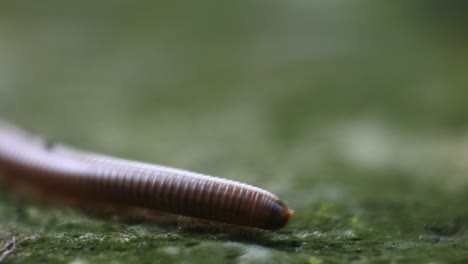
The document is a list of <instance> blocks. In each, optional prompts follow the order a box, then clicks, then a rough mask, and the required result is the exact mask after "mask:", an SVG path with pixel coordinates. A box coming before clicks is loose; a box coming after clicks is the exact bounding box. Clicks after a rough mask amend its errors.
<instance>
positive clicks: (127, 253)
mask: <svg viewBox="0 0 468 264" xmlns="http://www.w3.org/2000/svg"><path fill="white" fill-rule="evenodd" d="M467 12H468V4H466V2H465V1H461V0H459V1H439V0H431V1H409V2H406V1H391V2H383V1H364V0H361V1H340V0H334V1H324V0H319V1H302V0H293V1H232V2H220V1H201V2H200V1H196V2H188V1H185V2H183V1H167V2H166V1H139V2H132V1H75V2H71V1H68V2H65V1H2V3H1V4H0V116H1V117H2V118H4V119H7V120H9V121H11V122H14V123H17V124H19V125H21V126H23V127H25V128H27V129H29V130H32V131H34V132H36V133H38V134H41V135H44V136H46V137H48V138H52V139H54V140H56V141H59V142H64V143H67V144H69V145H72V146H76V147H79V148H83V149H87V150H92V151H97V152H102V153H106V154H112V155H117V156H121V157H125V158H130V159H138V160H143V161H148V162H155V163H159V164H164V165H168V166H174V167H178V168H184V169H189V170H195V171H198V172H203V173H206V174H212V175H218V176H222V177H226V178H230V179H234V180H238V181H243V182H246V183H249V184H253V185H256V186H259V187H262V188H265V189H268V190H270V191H272V192H274V193H276V194H277V195H278V196H279V197H281V198H282V200H284V201H285V202H286V203H287V204H288V205H290V207H292V208H293V209H295V211H296V213H295V215H294V217H293V220H292V222H291V224H290V225H289V226H288V227H287V228H286V229H284V230H281V231H278V232H272V233H270V232H266V233H260V234H254V235H252V234H250V235H248V234H247V235H246V234H244V235H233V234H230V233H229V232H227V233H225V232H220V233H210V232H191V231H187V230H184V229H182V230H181V229H177V228H174V227H160V226H155V225H151V224H147V223H144V224H142V223H126V222H122V221H119V220H115V219H114V218H104V219H102V218H100V217H97V218H96V217H95V216H93V215H91V216H90V215H88V214H86V213H83V212H82V211H79V210H73V209H70V208H55V207H52V206H50V205H47V204H42V203H39V202H37V201H31V200H23V199H22V198H21V197H16V196H15V195H14V194H12V193H11V192H10V191H9V190H8V189H7V188H2V189H1V191H0V197H1V198H2V199H1V200H0V232H1V235H0V242H1V241H8V240H9V239H11V238H12V237H13V236H15V237H16V238H17V240H18V245H17V248H16V250H15V252H14V253H12V254H11V255H10V256H8V257H7V258H5V262H6V263H40V262H43V263H64V262H68V263H99V262H105V263H109V262H111V261H112V263H128V262H138V263H168V262H183V263H198V262H200V263H210V262H212V263H219V262H230V263H275V262H277V263H290V262H293V263H316V264H319V263H335V262H350V261H354V262H357V263H366V262H373V263H374V262H376V261H383V262H387V261H390V260H397V261H401V262H408V263H414V262H415V261H416V262H427V261H435V263H443V262H446V261H447V262H452V263H453V262H456V261H459V262H460V263H462V262H464V261H468V257H467V255H466V250H468V240H467V238H468V233H467V223H468V222H467V219H468V218H467V214H466V213H467V210H466V202H467V201H468V193H467V191H466V190H467V187H468V186H467V184H468V181H467V179H468V122H467V121H468V104H467V103H466V102H467V98H468V85H467V84H468V74H467V72H468V63H467V61H468V48H467V47H468V35H467V34H468V31H467V28H468V27H467V25H468V19H467ZM0 246H1V244H0Z"/></svg>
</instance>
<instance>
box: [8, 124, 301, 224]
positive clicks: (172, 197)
mask: <svg viewBox="0 0 468 264" xmlns="http://www.w3.org/2000/svg"><path fill="white" fill-rule="evenodd" d="M0 171H1V172H2V177H3V178H4V179H6V181H7V182H11V183H13V184H28V185H31V186H34V187H36V188H39V189H42V190H46V191H50V192H54V193H55V194H57V195H60V196H63V197H76V198H80V199H86V200H88V201H102V202H106V203H111V204H117V205H125V206H130V207H135V208H144V209H150V210H157V211H163V212H168V213H173V214H180V215H184V216H190V217H195V218H201V219H206V220H211V221H219V222H223V223H229V224H235V225H241V226H247V227H253V228H260V229H278V228H281V227H284V226H285V225H286V224H287V223H288V221H289V219H290V216H291V214H292V211H291V210H289V209H288V207H287V206H286V205H285V204H284V203H283V202H281V201H280V200H279V199H278V198H277V197H276V196H275V195H273V194H271V193H270V192H267V191H265V190H262V189H260V188H257V187H254V186H251V185H247V184H243V183H239V182H235V181H231V180H226V179H222V178H218V177H212V176H208V175H204V174H200V173H194V172H189V171H185V170H179V169H174V168H169V167H164V166H159V165H152V164H147V163H142V162H136V161H129V160H124V159H118V158H113V157H108V156H104V155H99V154H94V153H88V152H83V151H79V150H76V149H72V148H70V147H66V146H63V145H54V144H50V143H49V142H45V141H44V140H43V139H41V138H40V137H36V136H32V135H30V134H28V133H27V132H25V131H23V130H21V129H19V128H17V127H15V126H12V125H10V124H8V123H6V122H0Z"/></svg>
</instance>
